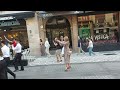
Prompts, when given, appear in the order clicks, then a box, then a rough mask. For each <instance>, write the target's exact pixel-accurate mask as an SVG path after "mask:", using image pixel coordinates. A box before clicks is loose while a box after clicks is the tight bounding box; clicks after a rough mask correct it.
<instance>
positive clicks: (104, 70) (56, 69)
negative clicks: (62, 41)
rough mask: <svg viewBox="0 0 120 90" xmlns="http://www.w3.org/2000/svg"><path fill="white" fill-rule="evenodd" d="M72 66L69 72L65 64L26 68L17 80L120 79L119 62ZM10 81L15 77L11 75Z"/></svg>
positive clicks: (17, 73) (20, 72) (19, 73)
mask: <svg viewBox="0 0 120 90" xmlns="http://www.w3.org/2000/svg"><path fill="white" fill-rule="evenodd" d="M71 66H72V68H71V70H70V71H68V72H65V71H64V69H65V66H64V65H63V64H54V65H40V66H26V67H25V71H19V72H15V73H16V75H17V78H16V79H120V62H119V61H109V62H94V63H73V64H71ZM10 69H11V70H14V68H13V67H10ZM8 75H9V74H8ZM9 79H13V77H12V76H11V75H9Z"/></svg>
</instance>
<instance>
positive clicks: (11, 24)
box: [0, 20, 20, 27]
mask: <svg viewBox="0 0 120 90" xmlns="http://www.w3.org/2000/svg"><path fill="white" fill-rule="evenodd" d="M15 25H20V22H19V21H17V20H16V21H2V22H0V27H4V26H15Z"/></svg>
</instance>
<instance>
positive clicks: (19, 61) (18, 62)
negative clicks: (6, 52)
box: [13, 53, 24, 70]
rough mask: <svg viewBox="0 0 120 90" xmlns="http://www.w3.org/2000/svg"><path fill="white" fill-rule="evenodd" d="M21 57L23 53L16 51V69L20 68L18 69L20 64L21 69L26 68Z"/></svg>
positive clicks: (14, 62) (14, 60) (14, 61)
mask: <svg viewBox="0 0 120 90" xmlns="http://www.w3.org/2000/svg"><path fill="white" fill-rule="evenodd" d="M21 57H22V54H21V53H16V54H15V57H14V59H13V64H14V67H15V70H19V69H18V65H20V66H21V70H24V66H23V64H22V60H21Z"/></svg>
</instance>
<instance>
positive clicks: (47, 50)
mask: <svg viewBox="0 0 120 90" xmlns="http://www.w3.org/2000/svg"><path fill="white" fill-rule="evenodd" d="M49 48H50V44H49V42H48V38H46V41H45V52H46V54H47V55H48V56H51V54H50V52H49Z"/></svg>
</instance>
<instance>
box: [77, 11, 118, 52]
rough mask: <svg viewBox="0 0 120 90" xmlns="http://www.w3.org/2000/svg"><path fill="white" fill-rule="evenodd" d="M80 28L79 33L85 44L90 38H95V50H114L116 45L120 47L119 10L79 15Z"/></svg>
mask: <svg viewBox="0 0 120 90" xmlns="http://www.w3.org/2000/svg"><path fill="white" fill-rule="evenodd" d="M78 28H79V29H78V35H79V36H80V37H81V38H82V39H83V40H84V41H85V42H84V43H85V44H86V43H87V42H86V40H87V39H88V38H92V39H93V41H94V45H95V51H102V50H112V49H113V47H114V46H115V47H114V49H118V48H117V47H118V46H117V47H116V45H118V44H119V35H118V32H119V30H118V12H113V13H106V14H96V15H87V16H78ZM109 45H111V47H109ZM98 46H99V47H98ZM112 46H113V47H112ZM85 47H86V46H85ZM108 47H109V48H108Z"/></svg>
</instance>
